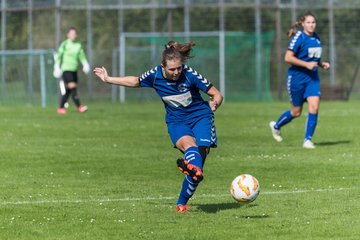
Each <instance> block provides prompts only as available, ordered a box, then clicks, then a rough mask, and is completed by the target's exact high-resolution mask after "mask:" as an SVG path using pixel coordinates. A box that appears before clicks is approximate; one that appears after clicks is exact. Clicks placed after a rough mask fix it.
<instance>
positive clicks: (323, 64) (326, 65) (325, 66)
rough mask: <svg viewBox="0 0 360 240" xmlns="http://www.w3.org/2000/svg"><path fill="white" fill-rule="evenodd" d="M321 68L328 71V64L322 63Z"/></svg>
mask: <svg viewBox="0 0 360 240" xmlns="http://www.w3.org/2000/svg"><path fill="white" fill-rule="evenodd" d="M321 67H322V68H323V69H324V70H328V69H329V68H330V63H328V62H322V63H321Z"/></svg>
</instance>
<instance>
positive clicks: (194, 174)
mask: <svg viewBox="0 0 360 240" xmlns="http://www.w3.org/2000/svg"><path fill="white" fill-rule="evenodd" d="M176 164H177V166H178V168H179V170H180V171H181V172H182V173H185V174H186V175H188V176H190V177H191V178H192V179H193V180H194V182H196V183H198V182H201V181H202V180H203V179H204V176H203V172H202V171H201V169H200V168H199V167H198V166H196V165H193V164H191V163H189V162H188V161H186V160H184V159H182V158H179V159H178V160H177V161H176Z"/></svg>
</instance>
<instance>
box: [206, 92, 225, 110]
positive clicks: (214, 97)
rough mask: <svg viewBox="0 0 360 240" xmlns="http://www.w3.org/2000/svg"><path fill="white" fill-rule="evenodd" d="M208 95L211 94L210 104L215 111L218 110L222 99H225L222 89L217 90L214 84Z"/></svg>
mask: <svg viewBox="0 0 360 240" xmlns="http://www.w3.org/2000/svg"><path fill="white" fill-rule="evenodd" d="M207 95H209V97H210V100H209V105H210V108H211V110H212V111H213V112H215V111H216V109H218V107H220V105H221V103H222V101H223V96H222V95H221V93H220V91H219V90H217V88H216V87H214V86H212V87H211V88H210V89H209V91H208V92H207Z"/></svg>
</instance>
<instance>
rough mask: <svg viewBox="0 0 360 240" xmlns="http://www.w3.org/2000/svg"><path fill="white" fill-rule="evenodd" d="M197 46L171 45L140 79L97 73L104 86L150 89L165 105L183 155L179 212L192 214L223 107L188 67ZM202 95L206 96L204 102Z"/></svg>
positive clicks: (99, 70)
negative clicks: (216, 116) (218, 111)
mask: <svg viewBox="0 0 360 240" xmlns="http://www.w3.org/2000/svg"><path fill="white" fill-rule="evenodd" d="M193 46H195V44H194V43H192V42H188V43H178V42H174V41H170V42H168V44H166V45H165V49H164V50H163V52H162V61H161V64H160V65H158V66H156V67H154V68H152V69H150V70H148V71H147V72H145V73H143V74H142V75H141V76H140V77H135V76H124V77H110V76H108V73H107V71H106V69H105V68H104V67H102V68H95V69H94V73H95V74H96V75H97V76H98V77H99V78H100V79H101V80H102V81H103V82H105V83H110V84H117V85H121V86H125V87H133V88H135V87H151V88H154V89H155V91H156V92H157V94H158V95H159V96H160V98H161V100H162V101H163V103H164V105H165V109H166V124H167V127H168V132H169V135H170V138H171V140H172V142H173V144H174V145H175V146H176V147H177V148H178V149H179V150H180V151H181V152H182V153H184V158H179V159H178V160H177V166H178V168H179V169H180V171H181V172H183V173H184V174H186V176H185V179H184V180H183V183H182V188H181V191H180V195H179V198H178V201H177V205H176V211H177V212H180V213H183V212H189V210H188V208H187V202H188V201H189V199H190V198H191V197H192V196H193V194H194V192H195V190H196V188H197V186H198V184H199V183H200V182H201V181H202V180H203V178H204V176H203V166H204V163H205V159H206V156H207V154H208V153H209V151H210V148H211V147H216V146H217V139H216V132H215V125H214V112H215V111H216V109H217V108H218V107H219V106H220V105H221V103H222V100H223V97H222V95H221V93H220V92H219V91H218V90H217V89H216V87H215V86H213V85H212V84H211V83H210V82H209V81H208V80H206V78H204V77H203V76H202V75H201V74H199V73H198V72H196V71H195V70H194V69H192V68H191V67H189V66H187V65H185V64H184V63H185V62H186V60H188V59H189V58H191V56H190V53H191V50H192V48H193ZM200 91H202V92H204V93H206V94H207V95H208V96H209V97H210V100H209V101H204V99H203V98H202V97H201V94H200Z"/></svg>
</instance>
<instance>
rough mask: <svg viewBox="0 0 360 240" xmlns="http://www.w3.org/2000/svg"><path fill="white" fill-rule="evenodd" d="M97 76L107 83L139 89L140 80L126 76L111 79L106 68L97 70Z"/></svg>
mask: <svg viewBox="0 0 360 240" xmlns="http://www.w3.org/2000/svg"><path fill="white" fill-rule="evenodd" d="M93 71H94V73H95V75H96V76H97V77H98V78H100V79H101V81H103V82H105V83H110V84H115V85H120V86H124V87H133V88H135V87H139V84H140V83H139V78H138V77H135V76H125V77H110V76H109V75H108V72H107V70H106V68H104V67H101V68H95V69H94V70H93Z"/></svg>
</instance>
